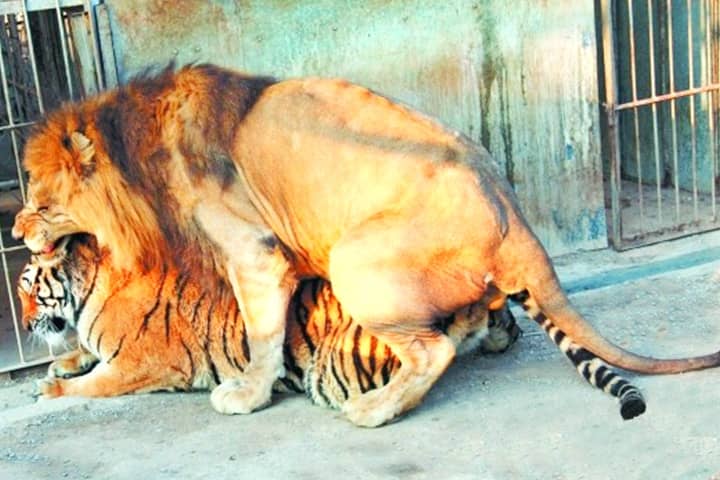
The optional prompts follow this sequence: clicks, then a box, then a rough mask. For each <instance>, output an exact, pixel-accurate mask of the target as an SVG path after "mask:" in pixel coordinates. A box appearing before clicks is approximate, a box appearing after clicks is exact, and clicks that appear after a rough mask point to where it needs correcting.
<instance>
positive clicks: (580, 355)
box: [565, 347, 598, 366]
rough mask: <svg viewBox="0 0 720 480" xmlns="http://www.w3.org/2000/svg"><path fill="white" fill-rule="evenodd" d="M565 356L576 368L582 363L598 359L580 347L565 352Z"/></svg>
mask: <svg viewBox="0 0 720 480" xmlns="http://www.w3.org/2000/svg"><path fill="white" fill-rule="evenodd" d="M565 354H566V355H567V357H568V358H569V359H570V360H571V361H572V363H573V364H575V365H576V366H577V365H579V364H580V363H582V362H590V361H592V360H595V359H596V358H598V357H597V356H595V354H593V353H590V352H589V351H588V350H585V349H584V348H582V347H580V348H578V349H576V350H572V349H570V350H568V351H567V352H565Z"/></svg>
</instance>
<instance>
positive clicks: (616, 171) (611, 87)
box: [600, 0, 622, 248]
mask: <svg viewBox="0 0 720 480" xmlns="http://www.w3.org/2000/svg"><path fill="white" fill-rule="evenodd" d="M600 15H601V17H602V18H601V28H602V45H603V65H604V68H603V70H604V75H605V101H606V103H607V105H609V106H610V108H608V109H607V110H606V114H607V128H608V155H610V212H611V216H612V218H611V219H610V220H611V225H612V236H611V239H610V240H611V241H612V243H613V245H615V246H616V247H617V248H620V247H621V246H622V222H621V219H620V139H619V134H618V111H617V109H616V108H614V107H615V104H616V102H617V83H616V78H617V77H616V73H615V39H614V38H613V11H612V0H600Z"/></svg>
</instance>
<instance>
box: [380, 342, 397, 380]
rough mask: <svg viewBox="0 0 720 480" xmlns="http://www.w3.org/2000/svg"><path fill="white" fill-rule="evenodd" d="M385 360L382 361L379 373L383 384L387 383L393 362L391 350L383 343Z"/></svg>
mask: <svg viewBox="0 0 720 480" xmlns="http://www.w3.org/2000/svg"><path fill="white" fill-rule="evenodd" d="M384 354H385V362H383V366H382V368H381V369H380V375H382V381H383V385H387V384H388V382H389V381H390V373H391V372H392V368H393V366H394V363H395V357H394V356H393V354H392V350H390V347H389V346H387V345H385V351H384Z"/></svg>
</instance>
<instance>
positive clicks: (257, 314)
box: [195, 202, 297, 414]
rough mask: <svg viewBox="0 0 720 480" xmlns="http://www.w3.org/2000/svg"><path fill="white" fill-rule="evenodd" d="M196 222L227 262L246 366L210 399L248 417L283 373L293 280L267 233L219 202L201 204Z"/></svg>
mask: <svg viewBox="0 0 720 480" xmlns="http://www.w3.org/2000/svg"><path fill="white" fill-rule="evenodd" d="M195 217H196V218H197V219H198V220H199V221H200V224H201V225H202V227H203V229H204V230H205V231H206V232H207V233H208V235H210V237H211V238H212V239H213V241H215V242H216V243H217V244H218V245H219V246H220V248H221V249H222V251H223V252H224V253H225V255H226V256H227V258H228V261H227V264H226V268H227V274H228V277H229V280H230V283H231V285H232V288H233V292H234V294H235V298H236V299H237V301H238V304H239V306H240V310H241V311H242V312H243V318H244V322H245V333H246V336H247V337H246V338H247V344H248V351H249V357H250V358H249V360H250V361H249V363H248V365H247V367H246V368H245V371H244V372H242V373H239V374H238V376H237V377H234V378H230V379H226V380H224V381H223V382H222V383H221V384H220V385H218V386H217V387H216V388H215V389H214V390H213V391H212V394H211V395H210V401H211V403H212V405H213V407H214V408H215V410H217V411H218V412H220V413H227V414H235V413H250V412H252V411H254V410H257V409H258V408H261V407H263V406H265V405H267V404H268V403H269V402H270V399H271V396H272V387H273V385H274V383H275V380H276V379H278V378H280V377H282V376H283V375H284V373H285V368H284V363H283V360H284V357H283V342H284V340H285V319H286V312H287V308H288V304H289V302H290V297H291V295H292V293H293V291H294V289H295V285H296V283H297V282H296V280H295V277H294V275H293V272H292V270H291V267H290V264H289V262H288V261H287V259H286V258H285V256H284V254H283V253H282V251H281V249H280V245H279V243H278V241H277V239H276V238H275V236H274V235H273V234H272V232H271V231H269V230H268V229H265V228H263V227H260V226H258V225H255V224H250V223H246V222H244V221H243V220H241V219H239V218H237V217H236V216H234V215H233V212H232V211H231V210H229V209H228V208H226V207H225V206H224V205H223V204H221V203H218V202H203V203H201V204H200V205H198V206H196V208H195Z"/></svg>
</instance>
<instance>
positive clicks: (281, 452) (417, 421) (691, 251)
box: [0, 234, 720, 480]
mask: <svg viewBox="0 0 720 480" xmlns="http://www.w3.org/2000/svg"><path fill="white" fill-rule="evenodd" d="M719 247H720V235H718V234H708V235H703V236H698V237H693V238H691V239H686V240H681V241H676V242H669V243H664V244H662V245H657V246H654V247H649V248H645V249H641V250H633V251H629V252H625V253H622V254H618V253H615V252H611V251H601V252H592V253H587V254H576V255H572V256H569V257H562V258H559V259H557V265H558V268H559V271H560V274H561V278H562V279H563V281H564V282H565V283H566V284H568V285H574V286H575V288H574V290H575V291H576V293H574V294H573V295H572V296H571V299H572V301H573V303H574V304H575V305H576V306H577V308H578V309H579V310H580V311H581V312H583V314H584V315H585V316H586V318H588V319H589V321H591V322H592V323H593V324H594V325H596V326H597V328H598V329H599V330H600V331H601V332H603V333H605V334H606V335H607V336H608V337H610V338H611V339H612V340H614V341H615V342H617V343H619V344H620V345H622V346H624V347H627V348H630V349H632V350H635V351H637V352H640V353H645V354H652V355H655V356H667V357H670V356H678V355H691V354H700V353H707V352H710V351H715V350H717V349H718V348H720V347H719V346H720V316H719V315H718V314H719V313H720V281H718V272H720V261H709V262H708V261H703V262H693V261H692V259H693V258H697V255H700V256H701V257H702V252H711V253H712V252H713V249H716V248H719ZM698 252H699V253H698ZM670 257H672V258H671V260H672V259H673V258H674V259H676V261H670V262H668V261H667V260H668V258H670ZM703 258H705V257H703ZM717 258H718V260H720V255H718V256H717ZM663 262H665V263H663ZM653 265H661V266H662V268H660V269H658V268H651V267H652V266H653ZM646 267H647V268H646ZM607 279H612V281H610V282H608V281H605V280H607ZM608 283H609V285H608ZM518 317H523V316H522V315H521V314H520V313H519V312H518ZM521 326H522V328H523V329H524V331H525V334H524V335H523V337H522V338H520V340H519V341H518V343H517V344H516V345H515V347H514V348H513V349H512V350H511V351H510V352H507V353H505V354H502V355H499V356H492V357H483V356H481V355H479V354H470V355H468V356H466V357H463V358H461V359H459V360H458V361H456V362H455V364H454V365H453V366H452V367H451V368H450V370H449V371H448V372H447V374H446V375H445V376H444V377H443V378H442V379H441V380H440V382H439V383H438V384H437V385H436V387H435V388H433V390H432V391H431V392H430V394H429V395H428V397H427V399H426V401H425V402H424V403H423V405H422V406H421V407H419V408H418V409H416V410H415V411H413V412H412V413H410V414H409V415H407V416H406V417H404V418H402V419H401V420H400V421H398V422H395V423H393V424H391V425H388V426H385V427H382V428H378V429H362V428H357V427H354V426H352V425H351V424H350V423H348V422H347V421H346V420H345V419H344V418H343V417H342V416H341V415H340V414H339V413H338V412H334V411H330V410H327V409H323V408H321V407H316V406H313V405H312V404H310V402H309V400H307V399H305V398H304V397H302V396H286V397H278V398H276V401H275V402H274V403H273V405H272V406H271V407H269V408H267V409H265V410H262V411H260V412H257V413H254V414H252V415H248V416H233V417H228V416H223V415H220V414H217V413H215V412H214V411H213V410H212V408H211V406H210V404H209V398H208V396H209V395H208V393H206V392H198V393H191V394H180V393H174V394H150V395H137V396H127V397H120V398H112V399H105V400H86V399H73V398H68V399H59V400H49V401H40V402H35V400H34V399H33V397H32V395H31V394H32V391H33V388H34V387H33V381H34V379H33V376H34V377H37V373H36V374H35V375H31V376H30V377H26V378H23V379H16V380H7V381H6V382H5V384H4V385H2V386H0V479H53V480H55V479H63V478H68V479H131V480H139V479H153V480H154V479H208V478H211V479H225V478H227V479H242V478H248V479H259V478H263V479H264V478H278V479H287V478H291V479H325V478H328V479H331V478H332V479H336V478H348V479H350V478H363V479H366V480H370V479H385V478H397V479H543V480H545V479H573V480H576V479H653V480H655V479H683V480H685V479H689V480H692V479H702V480H708V479H713V478H714V479H720V430H719V429H718V420H717V419H718V414H719V413H720V403H719V402H718V399H719V398H720V369H718V370H708V371H702V372H694V373H687V374H683V375H675V376H641V375H628V378H630V379H631V380H632V381H633V383H634V384H635V385H637V386H638V387H639V388H640V389H641V390H642V391H643V393H644V394H645V398H646V400H647V403H648V410H647V412H646V413H645V414H644V415H642V416H641V417H638V418H636V419H634V420H631V421H623V420H622V418H621V417H620V415H619V410H618V405H617V403H616V402H615V400H614V399H612V398H611V397H609V396H607V395H605V394H603V393H601V392H599V391H597V390H595V389H593V388H591V387H589V386H588V385H587V384H585V383H584V381H583V380H582V379H581V378H580V377H579V375H578V374H577V373H576V372H575V371H574V370H573V369H572V368H571V366H570V364H569V362H568V361H567V360H566V359H565V358H564V357H562V356H561V354H560V353H559V352H558V351H557V349H556V348H555V347H553V346H552V344H551V343H550V342H549V341H548V340H547V338H545V336H544V335H542V334H540V333H539V332H540V331H539V328H538V327H536V326H535V325H534V324H531V323H529V322H528V321H526V320H524V317H523V318H522V320H521Z"/></svg>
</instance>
